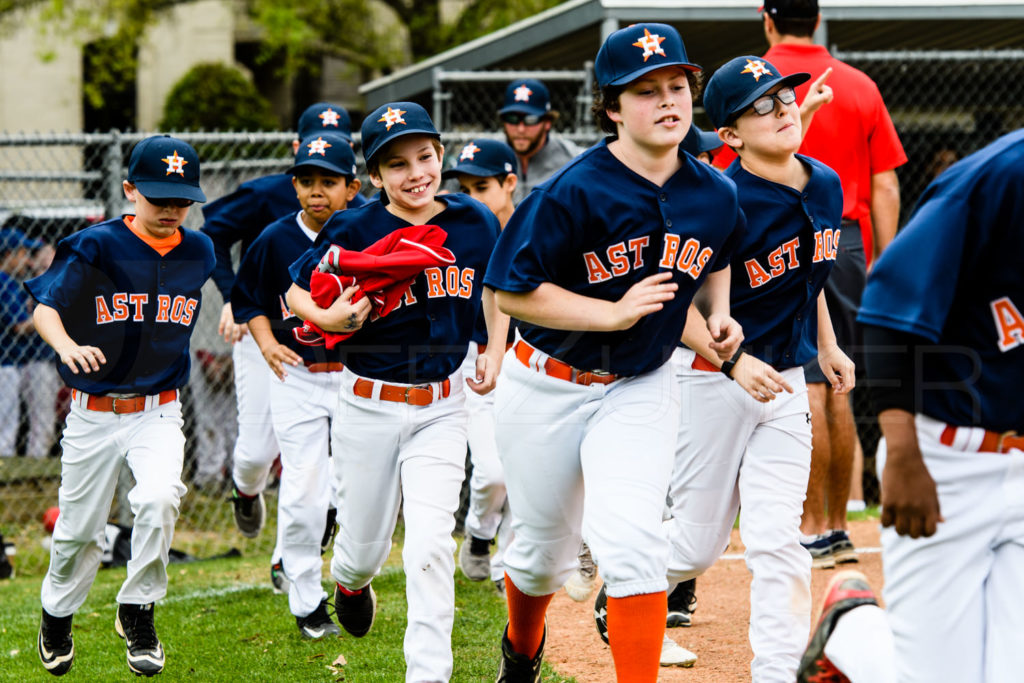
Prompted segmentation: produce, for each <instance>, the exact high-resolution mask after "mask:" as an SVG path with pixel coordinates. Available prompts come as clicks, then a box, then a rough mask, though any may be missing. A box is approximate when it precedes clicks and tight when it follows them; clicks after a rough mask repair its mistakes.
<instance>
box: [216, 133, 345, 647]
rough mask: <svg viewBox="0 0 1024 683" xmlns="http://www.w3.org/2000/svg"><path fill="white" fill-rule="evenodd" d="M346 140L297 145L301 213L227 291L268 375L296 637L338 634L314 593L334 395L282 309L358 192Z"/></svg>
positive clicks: (277, 229) (267, 233) (331, 357)
mask: <svg viewBox="0 0 1024 683" xmlns="http://www.w3.org/2000/svg"><path fill="white" fill-rule="evenodd" d="M355 162H356V160H355V154H354V153H353V151H352V147H351V146H350V145H349V144H348V140H346V139H345V138H342V137H341V136H338V135H331V134H329V133H322V134H319V133H318V134H314V135H312V136H310V137H308V138H306V139H305V140H302V142H301V143H300V145H299V151H298V153H297V154H296V156H295V165H294V166H292V168H291V169H290V170H289V173H291V175H292V184H293V186H294V188H295V192H296V194H297V196H298V199H299V204H301V205H302V210H301V211H297V212H295V213H289V214H288V215H287V216H284V217H283V218H281V219H279V220H277V221H275V222H274V223H271V224H270V225H268V226H267V227H266V228H264V229H263V231H262V232H261V233H260V235H259V237H257V238H256V240H255V241H254V242H253V243H252V246H250V247H249V250H248V251H246V253H245V256H244V257H243V258H242V262H241V264H240V265H239V267H238V277H237V278H236V279H235V286H234V288H233V289H232V291H231V303H232V310H233V312H234V316H235V322H236V323H239V324H248V326H249V331H250V333H251V334H252V338H253V340H254V341H255V342H256V344H257V346H258V347H259V349H260V352H261V353H262V354H263V358H264V359H265V360H266V362H267V365H268V366H269V367H270V370H271V371H272V372H273V373H274V375H275V376H276V377H277V379H278V380H279V381H273V380H271V385H270V391H269V394H270V396H269V398H270V416H271V419H272V422H273V426H274V435H275V436H276V438H277V442H278V444H279V445H280V447H281V464H282V468H281V488H280V491H279V494H278V508H277V518H278V524H277V526H278V539H279V546H280V552H281V564H282V566H283V572H284V575H285V577H286V578H287V579H288V581H289V588H288V603H289V607H290V608H291V612H292V614H293V615H294V616H295V619H296V622H297V624H298V627H299V632H300V633H301V634H302V635H303V636H304V637H306V638H313V639H317V638H322V637H324V636H326V635H337V634H338V633H340V632H341V631H340V630H339V629H338V627H337V626H336V625H335V624H334V622H332V621H331V618H330V616H328V614H327V594H326V593H324V591H323V588H322V587H321V584H320V580H321V568H322V565H323V562H322V561H321V559H320V542H321V538H322V536H323V531H324V528H323V524H324V517H325V515H326V514H327V510H328V506H329V505H330V503H331V501H330V494H331V488H330V481H331V472H330V466H329V463H330V459H329V457H328V442H329V439H330V421H331V420H332V419H333V417H334V414H335V412H336V409H337V406H338V392H339V391H340V388H341V384H340V382H341V368H342V364H341V362H340V358H339V353H338V351H337V350H334V351H330V350H328V349H326V348H325V347H324V346H323V345H320V346H309V345H306V344H303V343H300V342H299V341H298V339H297V338H296V337H295V335H294V334H293V331H294V330H295V328H296V327H301V325H302V321H301V320H299V319H298V318H297V317H296V316H295V315H294V314H293V313H292V312H291V311H290V310H288V307H287V305H286V304H285V301H284V295H285V293H286V292H287V291H288V288H289V287H290V286H291V283H292V280H291V277H290V276H289V275H288V267H289V266H290V265H291V264H292V263H293V262H294V261H295V260H296V259H297V258H299V257H300V256H302V255H303V254H304V253H305V252H306V251H307V250H308V249H309V248H310V247H311V246H312V244H313V241H314V240H315V239H316V236H317V235H318V234H319V233H320V230H321V228H323V226H324V224H325V223H326V222H327V220H328V219H329V218H330V217H331V215H332V214H333V213H334V212H335V211H341V210H343V209H345V207H346V206H347V205H348V202H349V200H350V199H352V197H353V196H355V194H356V193H357V192H359V180H358V179H357V178H356V177H355V172H356V169H355Z"/></svg>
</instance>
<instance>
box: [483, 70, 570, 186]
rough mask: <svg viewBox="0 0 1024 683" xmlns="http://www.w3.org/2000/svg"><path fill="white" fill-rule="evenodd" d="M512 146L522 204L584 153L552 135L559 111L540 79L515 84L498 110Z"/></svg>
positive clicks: (525, 80)
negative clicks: (514, 152)
mask: <svg viewBox="0 0 1024 683" xmlns="http://www.w3.org/2000/svg"><path fill="white" fill-rule="evenodd" d="M498 118H499V119H501V123H502V126H503V128H504V130H505V138H506V139H507V141H508V144H509V146H510V147H511V148H512V149H514V150H515V151H516V157H517V158H518V159H519V185H518V186H516V191H515V195H514V197H513V199H514V200H515V203H516V204H518V203H519V202H521V201H522V200H523V198H524V197H526V195H527V194H529V192H530V190H532V189H533V187H534V186H535V185H540V184H541V183H542V182H544V181H545V180H547V179H548V178H550V177H551V176H552V175H554V173H555V171H557V170H558V169H560V168H562V166H565V165H566V164H567V163H569V161H571V160H572V158H573V157H575V156H576V155H577V154H579V153H580V152H582V151H583V150H582V149H581V148H580V147H579V146H577V145H575V144H574V143H572V142H571V141H569V140H566V139H565V138H562V137H560V136H558V135H555V134H553V133H552V132H551V124H552V123H553V122H554V121H556V120H557V119H558V111H557V110H554V109H552V108H551V94H550V93H549V92H548V89H547V86H545V85H544V83H543V82H541V81H539V80H537V79H536V78H523V79H519V80H516V81H512V82H511V83H509V84H508V87H507V88H505V106H503V107H502V108H501V109H499V110H498Z"/></svg>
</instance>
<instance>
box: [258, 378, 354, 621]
mask: <svg viewBox="0 0 1024 683" xmlns="http://www.w3.org/2000/svg"><path fill="white" fill-rule="evenodd" d="M287 373H288V376H287V377H285V379H284V381H283V382H282V381H280V380H278V379H277V378H276V377H273V378H272V379H271V380H270V383H271V386H270V392H269V393H270V414H271V416H272V417H273V421H274V433H275V434H276V435H277V442H278V444H280V446H281V465H282V467H281V487H280V489H279V491H278V499H277V501H278V502H277V528H278V539H280V543H279V548H280V552H281V559H282V560H283V562H284V573H285V575H286V576H287V577H288V578H289V579H290V580H291V588H289V590H288V607H289V608H290V609H291V612H292V614H294V615H295V616H297V617H304V616H306V615H308V614H309V613H310V612H312V611H313V610H315V609H316V608H317V606H318V605H319V604H320V601H321V600H323V599H324V598H325V597H327V594H326V593H325V592H324V589H323V585H322V584H321V577H322V573H323V571H322V570H323V560H322V559H321V558H320V540H321V538H322V537H323V533H324V519H325V518H326V515H327V507H328V505H329V504H330V502H331V486H330V481H331V478H332V476H333V474H332V472H331V466H330V461H331V459H330V457H329V444H330V438H331V420H332V419H333V417H334V413H335V411H336V410H337V408H338V393H339V392H340V391H341V372H310V371H309V370H308V369H307V368H306V367H305V366H303V365H299V366H297V367H289V368H287Z"/></svg>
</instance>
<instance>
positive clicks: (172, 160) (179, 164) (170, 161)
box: [160, 150, 188, 178]
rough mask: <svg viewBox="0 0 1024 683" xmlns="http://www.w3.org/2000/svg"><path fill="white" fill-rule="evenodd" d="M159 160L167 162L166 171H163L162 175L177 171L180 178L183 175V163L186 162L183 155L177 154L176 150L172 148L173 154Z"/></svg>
mask: <svg viewBox="0 0 1024 683" xmlns="http://www.w3.org/2000/svg"><path fill="white" fill-rule="evenodd" d="M160 161H162V162H164V163H165V164H167V173H165V174H164V175H171V174H172V173H177V174H178V175H180V176H181V177H182V178H184V177H185V164H187V163H188V162H187V161H185V159H184V158H183V157H179V156H178V150H174V155H173V156H169V157H164V158H163V159H161V160H160Z"/></svg>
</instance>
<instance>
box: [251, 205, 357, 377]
mask: <svg viewBox="0 0 1024 683" xmlns="http://www.w3.org/2000/svg"><path fill="white" fill-rule="evenodd" d="M300 213H301V212H297V213H295V214H292V215H288V216H285V217H284V218H280V219H278V220H276V221H274V222H273V223H271V224H270V225H268V226H267V227H266V228H265V229H264V230H263V232H261V233H260V235H259V237H257V238H256V241H255V242H253V243H252V246H250V247H249V249H248V251H246V252H245V256H243V257H242V262H241V263H240V264H239V265H238V276H237V277H236V278H235V286H234V287H233V288H232V290H231V312H232V314H233V315H234V317H235V322H236V323H238V324H239V325H242V324H244V323H247V322H249V321H250V320H252V319H253V318H255V317H257V316H260V315H264V316H266V317H267V318H269V319H270V329H271V331H273V333H274V338H275V339H277V341H278V343H280V344H284V345H285V346H287V347H288V348H290V349H291V350H292V351H295V352H296V353H297V354H299V356H301V357H302V359H303V360H304V361H309V362H317V363H322V362H327V361H336V360H339V357H340V354H339V353H338V352H337V348H335V350H333V351H329V350H327V347H325V346H322V345H321V346H307V345H306V344H300V343H299V342H298V341H297V340H296V339H295V336H294V335H293V334H292V330H293V329H294V328H296V327H302V319H300V318H299V317H298V316H296V315H295V314H294V313H292V312H291V311H290V310H289V309H288V304H287V303H286V302H285V299H284V295H285V293H286V292H287V291H288V289H289V288H291V286H292V277H291V275H289V274H288V268H289V266H291V265H292V263H294V262H295V261H296V260H297V259H298V258H299V257H300V256H302V255H303V254H305V253H306V252H307V251H309V248H310V247H312V246H313V241H314V239H316V233H314V232H313V231H312V230H310V229H309V228H306V227H305V226H303V225H302V224H301V220H302V219H301V218H299V216H300Z"/></svg>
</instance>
